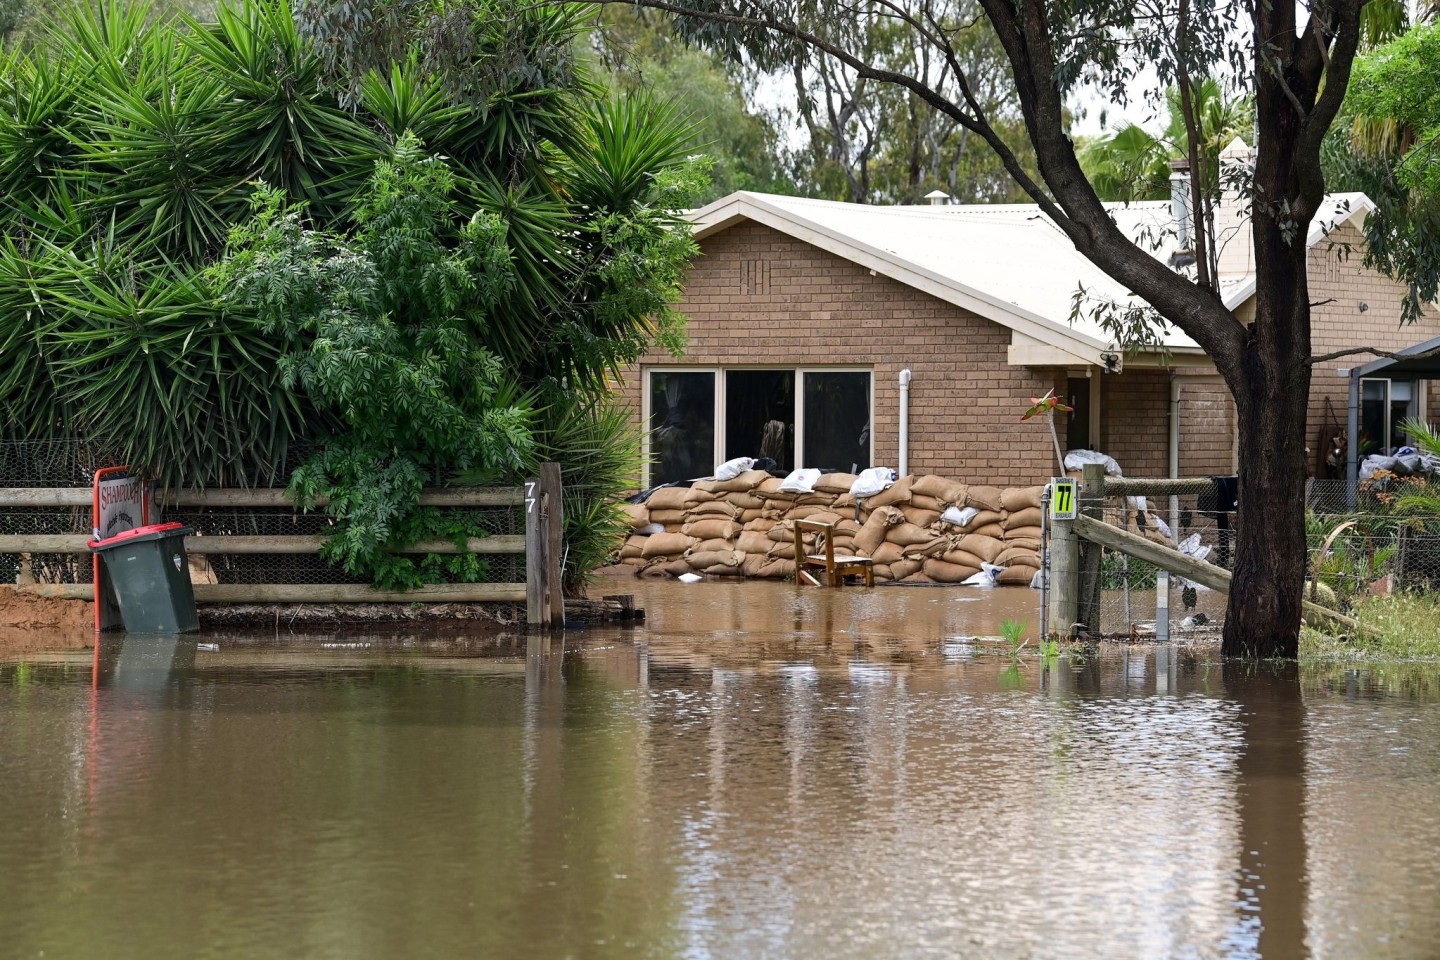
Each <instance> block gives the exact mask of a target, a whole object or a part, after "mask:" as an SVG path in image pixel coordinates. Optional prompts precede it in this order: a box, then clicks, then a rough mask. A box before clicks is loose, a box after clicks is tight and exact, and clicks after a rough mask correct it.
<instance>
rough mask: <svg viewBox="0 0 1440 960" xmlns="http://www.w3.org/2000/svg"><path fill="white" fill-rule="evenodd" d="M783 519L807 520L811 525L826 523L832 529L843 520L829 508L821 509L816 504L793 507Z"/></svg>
mask: <svg viewBox="0 0 1440 960" xmlns="http://www.w3.org/2000/svg"><path fill="white" fill-rule="evenodd" d="M785 519H786V520H809V521H811V522H813V523H828V524H830V526H832V527H833V526H835V524H837V523H839V522H840V521H841V520H843V519H845V518H844V517H842V516H840V514H838V513H835V512H834V511H832V510H831V509H830V508H829V507H822V506H819V505H818V504H817V505H813V506H808V507H795V508H794V509H793V510H791V511H790V512H789V513H787V514H785Z"/></svg>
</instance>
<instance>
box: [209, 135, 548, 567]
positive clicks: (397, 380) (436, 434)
mask: <svg viewBox="0 0 1440 960" xmlns="http://www.w3.org/2000/svg"><path fill="white" fill-rule="evenodd" d="M302 213H303V207H298V206H297V207H292V208H289V209H286V208H285V207H284V206H283V202H282V195H281V193H280V192H279V191H277V190H273V189H269V188H260V189H259V190H258V191H257V193H256V200H255V216H254V219H253V220H252V221H251V222H249V223H247V224H244V225H242V226H240V227H238V228H236V229H235V230H234V231H233V233H232V238H231V246H230V250H229V252H228V254H227V256H226V258H225V260H224V261H222V263H221V264H220V265H219V266H217V267H216V268H215V270H213V271H212V274H213V276H214V278H215V282H216V283H217V285H218V286H220V287H221V288H222V289H224V290H225V291H226V304H227V306H229V307H230V308H231V310H232V312H235V313H239V314H242V315H249V316H253V317H254V318H255V320H256V321H257V322H258V324H259V326H260V329H262V330H264V331H265V332H266V333H268V334H271V335H272V336H274V337H275V338H276V339H277V340H279V341H280V342H282V343H289V344H295V345H296V346H295V347H294V348H292V349H291V350H289V351H287V353H286V355H285V356H284V357H283V358H282V360H281V362H280V370H281V374H282V376H283V378H284V382H285V384H286V386H288V387H291V388H299V389H300V390H302V391H303V393H304V394H305V395H306V396H308V397H310V398H311V399H312V401H313V402H314V403H315V404H317V406H318V407H319V408H320V410H321V411H322V412H324V413H327V414H329V415H330V416H331V417H332V418H333V419H334V421H335V422H336V423H337V424H338V425H339V426H338V430H337V433H336V434H335V435H334V436H332V437H330V438H329V439H327V440H326V441H324V443H323V446H322V448H321V450H320V451H319V452H318V453H317V454H316V455H315V456H314V457H313V458H311V460H309V461H308V462H307V463H305V464H304V465H303V466H302V467H301V468H300V469H298V470H297V471H296V472H295V476H294V478H293V480H292V482H291V490H292V492H293V493H294V494H295V497H296V501H297V502H298V503H300V504H302V505H305V506H309V505H312V504H314V503H315V502H316V501H317V499H319V498H321V497H324V498H327V500H328V503H327V506H326V508H325V509H326V510H327V512H329V513H330V514H331V515H332V516H334V517H336V518H337V519H339V520H341V521H342V525H341V530H340V532H339V533H338V534H337V535H336V536H335V537H333V538H332V539H331V541H330V543H329V544H328V545H327V556H329V557H330V558H331V559H333V560H336V561H337V562H340V563H341V564H342V565H343V566H344V567H345V568H346V569H347V570H349V571H351V572H352V573H359V572H366V573H371V572H373V573H374V575H375V577H376V579H377V582H380V583H383V584H386V585H403V584H405V583H406V580H407V578H408V577H409V576H411V575H412V574H414V573H415V571H414V570H413V569H412V566H413V565H412V562H411V561H410V560H408V559H406V558H404V557H398V556H394V555H391V554H388V553H386V551H387V549H393V548H395V547H397V546H403V545H404V543H405V542H406V541H405V539H404V538H405V537H406V536H409V535H411V534H412V533H413V530H412V529H410V528H406V527H404V526H401V525H400V523H401V521H404V520H406V519H407V518H408V517H409V515H410V514H411V513H412V512H413V511H414V510H415V508H416V505H417V504H418V502H419V497H420V490H421V488H422V487H423V486H424V484H425V481H426V479H427V477H432V476H435V475H437V474H439V473H442V472H444V471H448V470H450V469H466V468H470V467H482V468H488V469H492V470H510V471H514V470H516V469H518V468H519V467H520V466H521V465H522V464H523V463H524V462H526V460H527V459H528V454H529V451H530V448H531V445H532V439H531V425H532V421H533V418H534V411H533V410H532V409H531V408H530V406H529V403H528V401H527V400H526V399H525V398H524V397H522V396H520V395H518V394H517V392H516V391H515V390H514V387H513V384H510V383H507V381H506V378H505V370H504V366H503V364H502V363H501V361H500V360H499V358H498V357H496V356H495V355H494V354H493V353H491V352H490V351H489V350H488V349H486V347H485V346H484V345H483V343H482V340H481V335H482V333H483V331H484V329H485V327H486V325H487V322H488V317H489V315H490V312H491V311H492V310H493V309H494V307H495V306H496V304H497V303H498V302H499V301H500V299H501V297H502V296H503V295H504V294H505V293H506V291H507V290H508V289H509V287H510V286H511V284H512V283H513V282H514V277H513V274H512V273H511V271H510V269H509V253H508V250H507V249H506V246H505V241H504V228H503V225H502V224H501V223H500V222H499V221H498V220H497V219H496V218H494V217H493V216H486V215H483V214H476V215H475V216H473V217H471V218H470V219H469V220H468V221H463V222H461V221H460V218H459V210H458V207H457V203H456V201H455V198H454V176H453V174H452V173H451V171H450V170H449V168H448V167H446V165H445V164H444V163H443V162H442V161H440V160H439V159H438V158H434V157H429V156H427V155H426V154H425V153H424V151H423V150H422V149H421V147H420V144H419V142H418V141H416V140H415V138H414V137H410V136H406V137H403V138H402V139H401V141H400V143H399V144H398V145H397V146H396V150H395V158H394V160H393V161H386V162H382V163H379V164H377V165H376V171H375V174H374V176H373V177H372V179H371V183H370V186H369V188H368V189H367V191H366V192H365V193H363V194H361V196H360V197H358V198H357V213H356V215H355V223H356V228H355V230H354V232H353V234H351V235H348V236H346V235H339V234H327V233H325V232H323V231H319V230H314V229H310V228H308V227H306V226H305V225H304V223H303V221H302ZM457 223H458V224H459V226H458V227H457Z"/></svg>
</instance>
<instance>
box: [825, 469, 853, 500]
mask: <svg viewBox="0 0 1440 960" xmlns="http://www.w3.org/2000/svg"><path fill="white" fill-rule="evenodd" d="M854 485H855V474H853V473H822V474H821V475H820V479H819V480H816V481H815V489H816V490H817V491H819V492H820V493H833V494H836V495H837V496H838V495H839V494H842V493H843V494H849V493H850V488H851V487H853V486H854Z"/></svg>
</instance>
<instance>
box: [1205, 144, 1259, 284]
mask: <svg viewBox="0 0 1440 960" xmlns="http://www.w3.org/2000/svg"><path fill="white" fill-rule="evenodd" d="M1254 168H1255V151H1253V150H1251V149H1250V145H1249V144H1248V143H1246V142H1245V141H1244V140H1241V139H1240V138H1239V137H1236V138H1235V140H1234V141H1233V142H1232V143H1231V144H1230V146H1228V147H1226V148H1225V149H1224V150H1221V151H1220V204H1219V206H1218V207H1216V210H1215V243H1216V246H1217V247H1219V250H1220V261H1219V262H1220V276H1221V277H1240V276H1244V275H1246V274H1250V273H1254V272H1255V240H1254V234H1252V233H1251V230H1250V198H1249V197H1248V196H1243V195H1242V193H1241V190H1240V184H1239V183H1237V180H1238V179H1240V177H1241V176H1242V175H1243V183H1244V184H1245V185H1246V187H1247V188H1248V185H1249V184H1250V182H1251V179H1252V175H1253V173H1254ZM1246 192H1247V193H1248V189H1247V191H1246Z"/></svg>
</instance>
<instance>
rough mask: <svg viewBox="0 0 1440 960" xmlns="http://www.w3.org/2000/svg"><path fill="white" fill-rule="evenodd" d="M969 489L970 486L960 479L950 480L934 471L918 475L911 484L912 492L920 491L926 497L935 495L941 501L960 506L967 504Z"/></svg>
mask: <svg viewBox="0 0 1440 960" xmlns="http://www.w3.org/2000/svg"><path fill="white" fill-rule="evenodd" d="M967 489H968V486H967V485H966V484H965V483H963V482H961V481H959V480H950V479H948V478H946V477H939V476H936V475H935V474H933V473H927V474H925V475H924V476H920V477H916V478H915V480H914V482H913V483H912V484H911V485H910V492H911V493H912V494H916V493H918V494H920V495H921V496H924V497H934V498H935V499H936V500H938V501H939V502H940V503H953V504H958V505H960V506H964V505H965V494H966V490H967Z"/></svg>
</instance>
